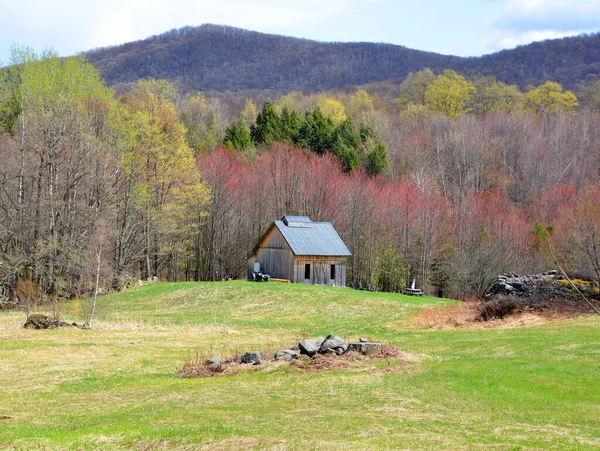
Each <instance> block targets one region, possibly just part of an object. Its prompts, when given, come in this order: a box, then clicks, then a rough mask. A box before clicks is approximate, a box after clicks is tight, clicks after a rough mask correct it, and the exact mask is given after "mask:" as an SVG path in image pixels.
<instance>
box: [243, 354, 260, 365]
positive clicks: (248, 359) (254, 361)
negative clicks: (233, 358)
mask: <svg viewBox="0 0 600 451" xmlns="http://www.w3.org/2000/svg"><path fill="white" fill-rule="evenodd" d="M240 361H241V362H242V363H245V364H248V365H260V363H261V355H260V352H258V351H252V352H246V353H244V354H242V357H241V358H240Z"/></svg>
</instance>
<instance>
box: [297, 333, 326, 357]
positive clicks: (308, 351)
mask: <svg viewBox="0 0 600 451" xmlns="http://www.w3.org/2000/svg"><path fill="white" fill-rule="evenodd" d="M324 341H325V338H323V337H319V338H309V339H307V340H303V341H301V342H300V343H298V349H300V354H304V355H307V356H309V357H312V356H313V355H315V354H316V353H317V352H319V349H321V345H322V344H323V342H324Z"/></svg>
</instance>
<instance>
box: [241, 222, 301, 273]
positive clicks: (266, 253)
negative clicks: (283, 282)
mask: <svg viewBox="0 0 600 451" xmlns="http://www.w3.org/2000/svg"><path fill="white" fill-rule="evenodd" d="M254 262H259V263H260V270H261V271H262V272H263V273H264V274H269V275H270V276H271V277H275V278H277V279H289V280H292V277H293V272H294V254H293V253H292V250H291V249H290V247H289V246H288V244H287V242H286V241H285V238H283V236H282V235H281V233H280V232H279V230H278V229H277V227H273V228H272V229H271V230H270V231H269V233H268V234H267V235H266V236H265V237H264V239H263V240H262V242H261V243H260V245H259V246H258V249H257V250H256V255H253V256H252V257H250V258H248V274H251V273H252V272H253V271H254ZM292 281H293V280H292Z"/></svg>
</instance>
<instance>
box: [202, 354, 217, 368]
mask: <svg viewBox="0 0 600 451" xmlns="http://www.w3.org/2000/svg"><path fill="white" fill-rule="evenodd" d="M204 363H205V364H206V366H209V367H210V368H214V369H217V368H220V367H221V359H220V358H219V357H217V356H214V357H211V358H210V359H208V360H207V361H206V362H204Z"/></svg>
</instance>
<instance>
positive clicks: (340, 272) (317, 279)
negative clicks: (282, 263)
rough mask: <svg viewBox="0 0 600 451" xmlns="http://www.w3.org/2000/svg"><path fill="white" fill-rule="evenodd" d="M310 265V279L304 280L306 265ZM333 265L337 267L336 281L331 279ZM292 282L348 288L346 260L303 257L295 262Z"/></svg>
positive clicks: (311, 256) (299, 257) (341, 258)
mask: <svg viewBox="0 0 600 451" xmlns="http://www.w3.org/2000/svg"><path fill="white" fill-rule="evenodd" d="M307 264H308V265H310V279H305V278H304V268H305V266H304V265H307ZM331 265H335V279H333V280H332V279H331ZM292 282H295V283H304V284H308V285H333V284H334V283H335V286H336V287H344V286H346V258H345V257H320V256H316V255H315V256H313V255H301V256H298V257H296V258H295V261H294V278H293V279H292Z"/></svg>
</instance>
